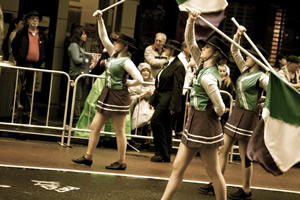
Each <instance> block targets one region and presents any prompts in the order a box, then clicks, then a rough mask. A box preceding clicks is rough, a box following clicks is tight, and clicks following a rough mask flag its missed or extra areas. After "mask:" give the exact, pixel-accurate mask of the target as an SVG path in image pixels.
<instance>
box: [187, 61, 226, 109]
mask: <svg viewBox="0 0 300 200" xmlns="http://www.w3.org/2000/svg"><path fill="white" fill-rule="evenodd" d="M208 74H210V75H212V76H214V77H215V78H216V79H217V80H218V83H219V85H221V82H222V80H221V77H220V75H219V71H218V68H217V67H216V66H210V67H205V68H203V69H201V70H200V72H199V74H198V76H197V78H194V81H193V88H192V89H191V94H190V98H191V106H192V107H193V108H194V109H195V110H200V111H205V110H206V107H207V105H208V103H209V102H210V98H209V96H208V94H207V93H206V91H205V89H204V88H203V86H202V85H201V79H202V77H203V76H204V75H208Z"/></svg>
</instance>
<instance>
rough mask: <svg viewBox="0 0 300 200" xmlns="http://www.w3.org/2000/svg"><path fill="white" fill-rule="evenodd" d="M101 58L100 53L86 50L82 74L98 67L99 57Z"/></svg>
mask: <svg viewBox="0 0 300 200" xmlns="http://www.w3.org/2000/svg"><path fill="white" fill-rule="evenodd" d="M100 58H101V54H100V53H89V52H85V53H84V54H83V64H82V66H81V70H80V72H81V74H89V73H91V71H92V69H94V67H96V65H97V63H98V61H99V59H100Z"/></svg>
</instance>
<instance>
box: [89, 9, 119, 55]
mask: <svg viewBox="0 0 300 200" xmlns="http://www.w3.org/2000/svg"><path fill="white" fill-rule="evenodd" d="M93 16H96V17H97V21H98V34H99V38H100V40H101V42H102V44H103V46H104V47H105V48H106V50H107V52H108V54H109V56H112V55H113V54H114V45H113V44H112V43H111V41H110V39H109V37H108V35H107V31H106V27H105V24H104V21H103V18H102V12H101V10H97V11H95V13H94V15H93Z"/></svg>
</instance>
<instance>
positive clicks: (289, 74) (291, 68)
mask: <svg viewBox="0 0 300 200" xmlns="http://www.w3.org/2000/svg"><path fill="white" fill-rule="evenodd" d="M286 60H287V63H286V65H285V66H283V67H282V68H281V70H279V71H278V76H279V77H280V78H282V79H283V80H285V81H286V82H288V83H290V84H291V86H293V87H294V88H296V89H297V90H298V91H300V73H299V63H300V59H299V57H298V56H295V55H290V56H288V57H287V59H286Z"/></svg>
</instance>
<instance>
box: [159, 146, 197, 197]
mask: <svg viewBox="0 0 300 200" xmlns="http://www.w3.org/2000/svg"><path fill="white" fill-rule="evenodd" d="M197 152H198V149H190V148H188V147H186V146H185V145H184V144H182V143H180V145H179V149H178V152H177V155H176V158H175V160H174V163H173V170H172V173H171V176H170V180H169V182H168V184H167V187H166V189H165V192H164V194H163V196H162V198H161V199H165V200H166V199H172V197H173V196H174V194H175V193H176V191H177V189H178V188H179V186H180V185H181V182H182V179H183V175H184V172H185V170H186V168H187V166H188V165H189V163H190V162H191V160H192V159H193V157H194V156H195V154H196V153H197Z"/></svg>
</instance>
